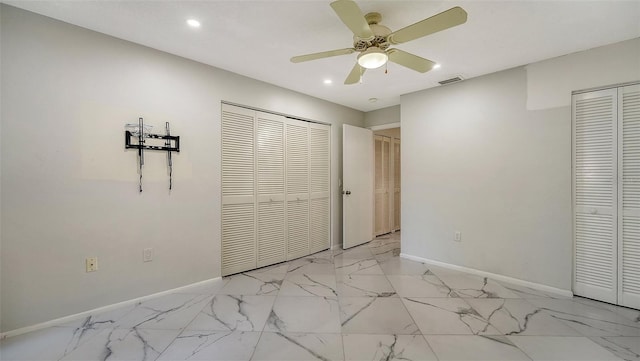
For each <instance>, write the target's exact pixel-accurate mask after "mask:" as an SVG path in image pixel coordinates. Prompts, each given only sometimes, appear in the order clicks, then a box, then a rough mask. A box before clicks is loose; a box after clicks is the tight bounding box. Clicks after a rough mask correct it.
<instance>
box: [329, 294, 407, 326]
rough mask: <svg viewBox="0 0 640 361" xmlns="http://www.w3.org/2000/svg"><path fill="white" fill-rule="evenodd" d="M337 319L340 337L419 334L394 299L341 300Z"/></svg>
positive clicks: (399, 301)
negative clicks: (346, 335) (357, 334)
mask: <svg viewBox="0 0 640 361" xmlns="http://www.w3.org/2000/svg"><path fill="white" fill-rule="evenodd" d="M339 302H340V319H341V321H342V332H343V333H366V334H386V335H389V334H399V335H412V334H417V333H419V330H418V326H416V324H415V323H414V322H413V319H412V318H411V316H410V315H409V313H408V312H407V309H406V308H405V307H404V305H403V304H402V301H401V300H400V298H397V297H342V298H340V299H339Z"/></svg>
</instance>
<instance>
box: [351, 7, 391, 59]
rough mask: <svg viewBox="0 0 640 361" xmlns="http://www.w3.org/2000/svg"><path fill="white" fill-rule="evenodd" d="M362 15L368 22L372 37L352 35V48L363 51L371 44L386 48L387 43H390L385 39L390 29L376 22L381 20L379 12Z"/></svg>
mask: <svg viewBox="0 0 640 361" xmlns="http://www.w3.org/2000/svg"><path fill="white" fill-rule="evenodd" d="M364 17H365V19H367V23H369V27H370V28H371V31H372V32H373V35H374V36H373V39H363V38H360V37H357V36H355V35H354V37H353V48H354V49H356V51H365V50H367V49H369V48H370V47H372V46H376V47H378V48H380V49H382V50H386V49H387V48H388V47H389V45H391V44H390V43H389V42H388V41H387V37H388V36H389V34H391V30H390V29H389V28H388V27H386V26H384V25H380V24H378V22H380V20H382V15H380V13H368V14H367V15H365V16H364Z"/></svg>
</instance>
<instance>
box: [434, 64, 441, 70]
mask: <svg viewBox="0 0 640 361" xmlns="http://www.w3.org/2000/svg"><path fill="white" fill-rule="evenodd" d="M440 67H441V65H440V64H436V65H434V66H433V68H434V69H440Z"/></svg>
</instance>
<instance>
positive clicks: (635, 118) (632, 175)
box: [618, 85, 640, 308]
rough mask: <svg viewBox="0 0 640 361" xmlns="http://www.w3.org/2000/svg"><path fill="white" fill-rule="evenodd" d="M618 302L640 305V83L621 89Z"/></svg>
mask: <svg viewBox="0 0 640 361" xmlns="http://www.w3.org/2000/svg"><path fill="white" fill-rule="evenodd" d="M618 143H619V151H618V154H619V156H618V167H619V172H620V173H621V177H620V178H619V179H620V182H621V184H620V185H619V191H618V192H619V195H620V197H619V202H618V207H619V208H618V210H619V214H620V218H621V220H620V222H619V226H618V231H619V234H620V236H619V245H618V257H619V258H618V263H619V268H618V272H619V274H618V304H620V305H623V306H628V307H634V308H640V85H632V86H627V87H623V88H620V89H619V90H618Z"/></svg>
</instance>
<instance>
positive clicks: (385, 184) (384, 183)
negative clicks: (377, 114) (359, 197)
mask: <svg viewBox="0 0 640 361" xmlns="http://www.w3.org/2000/svg"><path fill="white" fill-rule="evenodd" d="M373 141H374V152H375V154H374V159H375V193H376V194H375V235H376V236H379V235H381V234H385V233H389V232H390V231H391V228H390V225H389V221H390V219H389V150H390V147H389V144H390V139H389V138H388V137H383V136H380V135H376V136H374V138H373Z"/></svg>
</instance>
